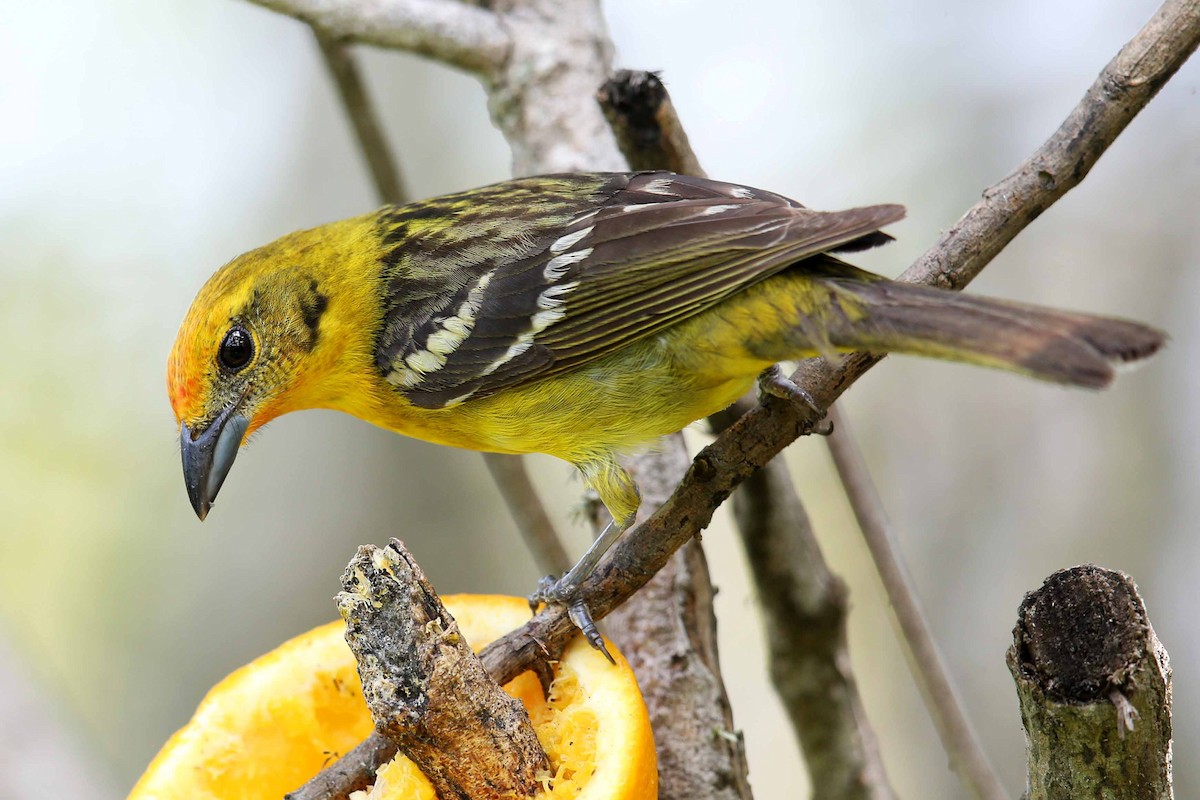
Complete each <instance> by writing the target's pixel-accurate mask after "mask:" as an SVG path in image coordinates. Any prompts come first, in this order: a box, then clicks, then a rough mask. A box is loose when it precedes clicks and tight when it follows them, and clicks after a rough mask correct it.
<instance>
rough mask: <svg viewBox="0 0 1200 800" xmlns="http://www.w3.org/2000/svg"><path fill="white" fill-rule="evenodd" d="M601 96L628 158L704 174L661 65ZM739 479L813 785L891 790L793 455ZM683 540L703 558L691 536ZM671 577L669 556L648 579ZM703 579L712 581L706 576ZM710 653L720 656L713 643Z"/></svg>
mask: <svg viewBox="0 0 1200 800" xmlns="http://www.w3.org/2000/svg"><path fill="white" fill-rule="evenodd" d="M599 100H600V105H601V108H603V109H604V115H605V117H607V118H608V121H609V123H610V124H611V125H612V126H613V133H614V134H615V135H616V137H617V143H618V145H620V147H621V150H622V152H623V153H624V154H625V158H626V159H627V160H628V161H629V165H630V166H631V167H632V168H634V169H669V170H671V171H673V172H679V173H684V174H689V175H697V176H700V177H704V171H703V169H702V168H701V167H700V162H699V160H698V159H697V158H696V155H695V153H694V151H693V150H692V148H691V145H690V144H689V142H688V139H687V134H686V133H685V131H684V128H683V125H682V123H681V122H680V120H679V116H678V114H677V113H676V111H675V106H674V104H673V103H672V102H671V98H670V96H669V94H668V93H667V90H666V87H665V86H664V85H663V83H662V81H661V80H660V79H659V77H658V76H657V75H655V74H654V73H652V72H635V71H631V70H620V71H618V72H617V73H616V74H615V75H613V77H612V78H611V79H610V80H609V81H607V82H606V83H605V84H604V86H603V87H601V89H600V92H599ZM746 402H747V403H752V401H750V400H748V399H746ZM746 407H749V406H745V407H744V406H743V404H742V403H740V402H739V403H738V404H736V405H735V406H734V407H733V408H731V409H728V410H727V412H732V413H727V412H721V413H720V414H719V415H717V417H716V418H714V419H712V420H710V421H711V422H712V423H713V426H714V429H716V430H718V431H719V430H721V429H722V428H724V427H725V426H726V425H727V424H728V423H730V422H732V421H733V420H734V419H736V418H737V415H738V414H740V413H742V412H743V411H744V410H745V408H746ZM640 483H641V481H639V484H640ZM740 489H741V490H740V491H739V492H737V493H736V494H735V495H734V508H735V518H736V521H737V525H738V529H739V531H740V533H741V536H742V540H743V543H744V544H745V547H746V552H747V557H748V559H749V561H750V565H751V568H752V570H753V574H754V582H755V587H756V589H757V592H758V595H759V602H760V606H761V608H762V610H763V613H764V616H765V619H766V628H767V641H768V643H769V647H770V660H771V678H772V681H773V682H774V684H775V688H776V691H777V692H778V693H779V695H780V698H781V699H782V700H783V703H784V705H785V707H786V708H787V711H788V716H789V717H790V719H791V721H792V726H793V728H794V729H795V731H796V735H797V737H798V738H799V740H800V745H801V749H802V751H803V754H804V757H805V761H806V763H807V764H808V771H809V776H810V779H811V780H812V783H813V794H814V795H815V796H816V797H822V798H829V800H842V799H843V798H844V799H845V800H850V798H855V799H856V800H857V799H859V798H862V799H863V800H866V799H867V798H871V799H873V800H885V799H886V798H891V797H892V796H893V793H892V790H891V788H890V786H889V785H888V782H887V776H886V774H885V773H884V769H883V763H882V761H881V759H880V758H879V751H878V747H877V745H876V742H875V736H874V733H873V732H872V730H871V727H870V722H869V721H868V720H867V717H866V714H865V713H864V711H863V708H862V702H861V700H860V698H859V696H858V688H857V685H856V684H855V681H854V677H853V674H852V673H851V671H850V660H849V654H848V653H847V652H846V634H845V622H846V602H845V594H844V589H843V587H842V584H841V582H840V581H838V580H837V578H836V577H834V576H833V574H832V573H830V572H829V568H828V567H827V566H826V565H825V562H824V560H823V559H822V558H821V552H820V549H819V547H818V546H817V542H816V538H815V537H814V536H813V532H812V528H811V526H810V525H809V524H808V516H807V515H806V514H805V512H804V506H803V505H802V504H801V502H800V498H799V497H798V496H797V495H796V490H795V487H794V486H793V485H792V482H791V477H790V475H789V473H788V468H787V464H786V463H784V462H783V461H782V460H780V459H776V460H774V461H771V462H770V463H768V464H766V465H765V466H764V467H763V468H762V470H760V471H759V472H757V473H755V474H754V475H752V476H751V477H750V479H749V480H747V482H746V483H744V484H742V486H741V487H740ZM685 550H686V552H689V553H690V552H693V551H695V552H696V553H697V554H698V556H697V557H698V558H701V559H702V558H703V553H702V551H701V550H700V549H699V547H698V546H696V544H695V543H689V544H688V545H687V546H686V548H685ZM676 558H678V555H677V556H676ZM705 575H707V570H705ZM673 578H674V572H673V571H672V569H671V566H670V564H668V566H667V567H666V568H665V569H664V570H663V571H662V572H660V573H659V574H658V575H656V576H655V578H654V579H653V580H652V581H651V582H650V584H648V587H647V589H648V588H649V587H653V586H655V585H656V584H658V583H659V582H665V581H669V580H671V579H673ZM703 585H705V586H707V585H708V581H707V579H706V578H705V580H704V581H703ZM668 586H669V583H668ZM647 589H643V590H642V591H641V592H639V593H638V594H637V595H635V598H636V597H641V596H642V594H644V593H645V591H647ZM668 602H669V597H668V598H663V600H662V606H663V607H666V606H667V605H668ZM629 605H630V604H629V603H627V604H626V605H624V606H621V608H619V609H617V611H616V612H615V613H616V614H621V613H622V612H623V611H624V609H626V608H628V607H629ZM713 622H714V624H715V619H714V620H713ZM657 636H665V634H664V633H663V632H658V633H657V634H656V637H657ZM713 655H714V660H715V655H716V654H715V649H714V654H713Z"/></svg>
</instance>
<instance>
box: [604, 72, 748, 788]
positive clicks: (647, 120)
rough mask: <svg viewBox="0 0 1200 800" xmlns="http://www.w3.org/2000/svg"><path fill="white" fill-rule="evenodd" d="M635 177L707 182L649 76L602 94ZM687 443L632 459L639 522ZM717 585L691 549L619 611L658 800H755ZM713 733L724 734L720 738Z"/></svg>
mask: <svg viewBox="0 0 1200 800" xmlns="http://www.w3.org/2000/svg"><path fill="white" fill-rule="evenodd" d="M596 99H597V100H598V101H599V104H600V108H601V109H602V110H603V111H604V116H605V118H606V119H607V120H608V122H609V124H610V125H611V126H612V129H613V133H614V135H615V136H616V139H617V143H618V144H619V145H620V147H621V152H622V154H623V155H624V156H625V159H626V160H627V161H628V162H629V166H630V167H631V168H633V169H670V170H672V171H674V172H689V173H690V174H694V175H701V176H702V175H703V172H702V171H701V170H700V165H699V163H698V162H697V161H696V156H695V154H694V153H693V152H692V148H691V146H690V145H689V144H688V141H687V135H686V134H685V133H684V132H683V126H682V125H681V124H680V122H679V117H678V116H677V115H676V114H675V107H674V105H673V104H672V103H671V99H670V97H668V96H667V91H666V88H665V87H664V86H663V85H662V82H661V81H660V80H659V79H658V77H657V76H655V75H654V74H652V73H649V72H632V71H629V70H620V71H618V72H617V73H616V74H615V75H614V76H613V77H612V78H611V79H610V80H608V81H607V82H605V84H604V85H603V86H602V87H601V88H600V90H599V92H597V94H596ZM687 465H688V457H687V450H686V448H685V447H684V444H683V437H682V436H680V435H675V436H670V437H667V438H666V439H664V440H663V441H662V442H661V443H660V446H659V447H658V448H657V449H656V451H654V452H650V453H646V454H643V455H640V456H636V457H634V458H632V459H629V460H628V463H627V466H628V468H629V470H630V472H631V473H632V474H633V476H634V478H635V480H636V482H637V484H638V486H639V487H640V488H641V492H642V505H641V508H639V509H638V515H639V517H642V518H645V517H646V516H648V515H649V514H651V513H653V512H654V511H655V510H656V509H657V508H658V507H659V506H660V505H662V503H663V501H665V500H666V499H667V498H668V497H670V495H671V491H672V490H673V489H674V488H675V485H676V484H677V483H678V482H679V480H680V478H682V477H683V475H684V473H685V472H686V471H687ZM715 594H716V590H714V589H713V585H712V579H711V577H710V575H709V572H708V561H707V560H706V559H705V557H704V548H703V547H702V546H701V545H700V542H698V541H695V540H693V541H691V542H689V543H688V544H687V545H685V546H684V548H683V549H682V550H681V551H680V552H677V553H675V555H674V556H672V557H671V559H670V560H669V561H668V562H667V565H666V566H665V567H663V569H662V570H661V571H660V572H659V573H658V574H657V575H655V576H654V578H653V579H652V580H651V581H650V582H649V583H648V584H646V585H645V586H644V587H642V589H641V591H639V592H638V593H637V594H635V595H634V596H633V597H631V598H630V600H629V602H627V603H625V604H624V605H622V606H621V607H620V608H618V609H616V611H615V612H614V615H613V617H612V618H611V619H612V630H613V632H614V634H615V635H617V636H618V639H617V641H618V644H620V646H621V649H622V650H623V651H624V652H625V653H626V656H627V657H628V658H629V659H630V662H631V664H632V665H633V668H634V672H635V673H636V674H637V676H638V679H639V681H640V682H641V684H642V686H644V687H645V689H644V692H645V694H646V695H647V697H646V705H647V707H648V708H649V710H650V718H651V721H652V724H653V726H654V732H655V740H656V742H657V746H658V756H659V796H660V797H661V798H662V800H676V798H678V799H680V800H682V799H683V798H693V797H698V796H703V797H706V798H711V800H739V799H740V800H750V798H751V797H752V796H753V795H752V793H751V791H750V779H749V774H748V773H749V765H748V764H747V762H746V753H745V747H744V742H743V740H742V737H741V734H740V733H737V732H735V731H734V721H733V709H732V707H731V706H730V703H729V695H728V693H727V692H726V689H725V682H724V679H723V678H722V677H721V664H720V658H719V654H718V651H717V642H716V636H717V617H716V612H715V610H714V608H713V597H714V596H715ZM712 731H722V732H723V734H724V735H722V736H716V737H714V736H713V735H712Z"/></svg>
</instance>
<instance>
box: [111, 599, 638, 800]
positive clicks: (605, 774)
mask: <svg viewBox="0 0 1200 800" xmlns="http://www.w3.org/2000/svg"><path fill="white" fill-rule="evenodd" d="M442 600H443V601H444V602H445V604H446V607H447V608H448V609H449V610H450V613H451V614H452V615H454V618H455V619H457V620H458V624H459V628H460V629H461V631H462V633H463V635H464V636H465V637H466V638H467V640H468V641H470V642H471V643H472V645H473V646H474V647H475V649H476V650H479V649H481V648H482V647H483V646H484V645H486V644H487V643H489V642H491V641H492V640H494V639H496V638H499V637H500V636H502V635H503V634H505V633H507V632H508V631H510V630H512V629H513V628H516V627H518V626H520V625H521V624H523V623H524V622H525V620H527V619H529V606H528V605H527V604H526V602H525V601H524V600H523V599H521V598H517V597H504V596H500V595H450V596H447V597H443V598H442ZM343 632H344V625H343V623H341V622H334V623H330V624H328V625H323V626H321V627H319V628H315V629H313V630H311V631H309V632H308V633H305V634H302V635H300V636H297V637H296V638H295V639H292V640H291V641H289V642H285V643H284V644H283V645H281V646H280V647H278V648H276V649H275V650H272V651H271V652H270V653H267V654H266V655H264V656H262V657H260V658H258V659H255V660H254V661H253V662H251V663H250V664H247V665H246V666H244V667H242V668H241V669H239V670H237V671H236V672H234V673H233V674H231V675H230V676H229V677H227V678H225V680H223V681H221V682H220V683H219V684H217V685H216V686H215V687H214V688H213V689H212V690H211V691H210V692H209V693H208V696H207V697H205V698H204V700H203V701H201V703H200V706H199V708H197V709H196V713H195V715H194V716H193V717H192V719H191V721H190V722H189V723H188V724H187V725H185V726H184V727H183V728H182V729H181V730H180V731H179V732H178V733H176V734H175V735H174V736H172V737H171V739H170V740H169V741H168V742H167V743H166V745H164V746H163V748H162V750H161V751H159V754H158V755H157V756H156V757H155V759H154V761H153V762H151V764H150V766H149V767H148V768H147V769H146V772H145V774H143V775H142V778H141V780H139V781H138V784H137V786H135V787H134V789H133V792H132V794H130V796H129V800H259V799H260V798H262V799H263V800H266V799H267V798H270V800H278V798H280V797H282V796H283V795H284V794H285V793H286V792H289V791H292V790H294V789H296V788H298V787H299V786H301V785H302V784H303V783H304V782H305V781H307V780H308V779H309V778H311V777H312V776H313V775H315V774H316V773H317V772H319V771H320V770H321V769H322V767H325V766H327V765H328V764H330V763H332V762H333V761H334V760H335V759H336V758H337V757H338V756H340V755H341V754H343V753H345V752H346V751H348V750H350V749H351V748H352V747H354V745H356V744H358V743H359V742H360V741H362V740H363V739H364V738H366V736H367V735H368V734H369V733H370V732H371V730H372V727H373V725H372V722H371V715H370V713H369V712H368V711H367V707H366V704H365V703H364V702H363V699H362V687H361V685H360V684H359V680H358V672H357V670H356V669H355V664H354V657H353V656H352V655H351V653H350V649H349V647H347V646H346V642H345V640H344V638H343ZM608 648H609V652H611V653H612V654H613V657H614V658H616V661H617V665H616V666H615V667H614V666H612V665H610V664H609V663H608V662H607V661H605V660H604V657H603V656H602V655H600V654H599V653H597V652H596V651H594V650H592V649H591V648H590V647H588V646H587V643H586V642H584V641H583V640H582V639H581V638H578V637H577V638H576V640H575V641H574V642H573V643H572V644H571V645H570V646H569V647H568V648H567V649H566V651H565V652H564V653H563V658H562V661H561V662H560V663H559V664H558V665H557V667H556V670H555V680H554V683H553V685H552V686H551V691H550V697H549V699H546V698H543V696H542V690H541V686H540V685H539V683H538V681H537V679H536V678H535V677H534V676H533V674H532V673H528V672H527V673H525V674H523V675H520V676H518V677H517V678H516V679H515V680H513V681H512V682H511V683H509V684H508V685H507V686H505V687H504V688H505V691H507V692H508V693H509V694H511V695H513V696H514V697H517V698H519V699H520V700H521V702H523V703H524V704H525V707H526V708H527V709H528V710H529V716H530V718H531V720H532V721H533V724H534V728H535V729H536V731H537V734H538V738H539V739H540V740H541V742H542V746H543V747H544V748H545V750H546V753H547V755H549V757H550V764H551V770H550V772H549V773H547V775H546V776H545V777H544V779H543V781H542V783H543V787H544V790H543V791H541V792H539V793H538V795H537V797H539V798H547V799H548V798H575V799H576V800H653V798H656V797H657V792H658V772H657V764H656V760H655V752H654V738H653V735H652V733H651V731H650V721H649V718H648V717H647V715H646V707H645V704H644V703H643V702H642V697H641V693H640V692H639V691H638V688H637V682H636V680H635V679H634V677H633V672H632V671H631V670H630V669H629V665H628V664H627V663H626V661H625V659H624V658H623V657H622V656H621V654H620V653H619V652H617V650H616V648H614V647H613V645H612V644H611V643H609V645H608ZM353 798H354V800H436V798H435V796H434V793H433V789H432V787H431V786H430V785H429V782H428V781H427V780H426V779H425V776H424V775H422V774H421V772H420V771H419V770H418V769H417V768H416V766H415V765H414V764H413V763H412V762H411V761H409V760H408V759H407V758H406V757H404V756H403V755H398V756H396V758H395V759H393V760H392V761H391V762H390V763H388V764H386V765H385V766H384V767H383V768H381V769H380V770H379V773H378V775H377V780H376V783H375V785H374V786H373V787H372V788H370V789H368V790H366V791H364V792H356V793H355V794H354V795H353Z"/></svg>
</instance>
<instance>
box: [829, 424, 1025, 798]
mask: <svg viewBox="0 0 1200 800" xmlns="http://www.w3.org/2000/svg"><path fill="white" fill-rule="evenodd" d="M829 417H830V422H832V423H833V433H832V434H831V435H830V436H828V437H827V439H826V441H827V442H828V443H829V452H830V454H831V455H832V456H833V463H834V466H835V467H836V468H837V472H838V476H839V477H840V478H841V481H842V486H843V487H844V488H845V490H846V497H847V498H848V499H849V500H850V507H851V508H852V509H853V510H854V518H855V519H856V520H858V527H859V529H860V530H862V534H863V539H864V540H865V541H866V543H867V549H868V550H870V551H871V558H872V559H873V560H874V562H875V569H876V571H877V572H878V573H879V578H880V580H881V581H883V588H884V589H885V590H886V591H887V596H888V600H889V601H890V603H891V606H892V612H893V613H894V614H895V618H896V622H897V624H898V625H899V626H900V632H901V634H902V637H901V638H902V639H903V640H904V643H905V645H906V646H907V650H908V655H909V659H910V662H909V663H910V666H911V668H912V673H913V677H914V678H915V679H916V681H917V686H919V687H920V688H921V694H922V695H923V696H924V698H925V705H926V706H927V707H928V708H929V711H930V713H931V714H932V716H933V721H934V724H935V725H936V726H937V730H938V735H939V736H940V737H941V739H942V747H943V748H945V750H946V753H947V755H949V756H950V768H951V769H953V770H954V771H955V772H957V773H958V774H959V777H961V778H962V779H963V781H964V782H965V783H966V784H967V786H968V787H969V788H970V790H971V792H972V794H974V795H975V796H976V797H978V798H981V799H982V800H1005V799H1006V798H1007V797H1008V793H1007V792H1005V791H1004V786H1003V784H1001V783H1000V778H999V776H997V775H996V770H995V768H994V767H993V766H992V764H991V762H990V761H989V760H988V757H987V753H985V752H984V749H983V745H982V744H981V743H980V742H979V736H978V735H977V734H976V733H975V729H974V728H973V727H972V726H971V722H970V720H969V719H967V713H966V711H965V710H964V709H963V707H962V702H961V701H960V700H959V699H958V693H957V692H956V691H955V690H954V682H953V681H952V680H951V679H950V671H949V670H948V669H947V668H946V665H945V663H944V662H943V661H942V655H941V653H940V652H939V651H938V646H937V642H936V641H935V639H934V636H933V631H931V630H930V629H929V623H928V622H927V621H926V619H925V613H924V611H922V609H921V603H920V601H919V600H918V599H917V592H916V588H915V587H914V586H913V585H912V580H911V579H910V578H909V575H908V570H907V569H905V567H904V563H903V561H902V560H901V559H900V556H899V554H898V553H897V552H896V549H895V547H894V546H893V537H892V534H891V531H890V530H889V527H890V526H889V524H888V520H887V515H886V514H885V513H884V511H883V503H882V501H881V500H880V499H879V494H878V492H877V491H876V490H875V483H874V482H873V481H872V480H871V475H870V473H869V472H868V471H867V465H866V464H865V463H864V462H863V459H862V454H861V453H859V451H858V446H857V445H856V444H855V443H854V439H853V438H852V437H851V435H850V428H849V423H848V422H847V421H846V417H845V415H843V414H842V413H841V412H840V410H839V409H838V407H837V406H836V405H835V406H834V407H833V408H831V409H829Z"/></svg>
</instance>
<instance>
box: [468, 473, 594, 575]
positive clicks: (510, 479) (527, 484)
mask: <svg viewBox="0 0 1200 800" xmlns="http://www.w3.org/2000/svg"><path fill="white" fill-rule="evenodd" d="M483 463H485V464H487V468H488V472H490V473H491V474H492V480H494V481H495V482H496V486H498V487H499V488H500V496H501V497H503V498H504V504H505V505H506V506H508V513H509V514H511V515H512V518H513V520H514V521H515V522H516V523H517V529H518V530H519V531H520V532H521V537H522V538H523V539H524V540H525V546H526V547H528V548H529V551H530V552H531V553H532V554H533V558H534V561H536V562H537V565H538V569H540V570H542V571H543V572H546V573H550V574H554V575H560V574H562V573H564V572H566V571H567V570H568V569H570V568H571V564H572V563H573V562H572V561H571V556H569V555H568V554H567V550H566V548H565V547H563V543H562V539H561V538H559V535H558V531H556V530H555V529H554V523H553V522H551V521H550V516H549V515H548V514H547V513H546V508H545V506H543V505H542V501H541V499H540V498H539V497H538V495H537V490H536V489H534V487H533V481H531V480H530V479H529V471H528V470H526V469H525V460H524V459H523V458H522V457H521V456H507V455H501V454H500V453H484V454H483Z"/></svg>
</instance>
